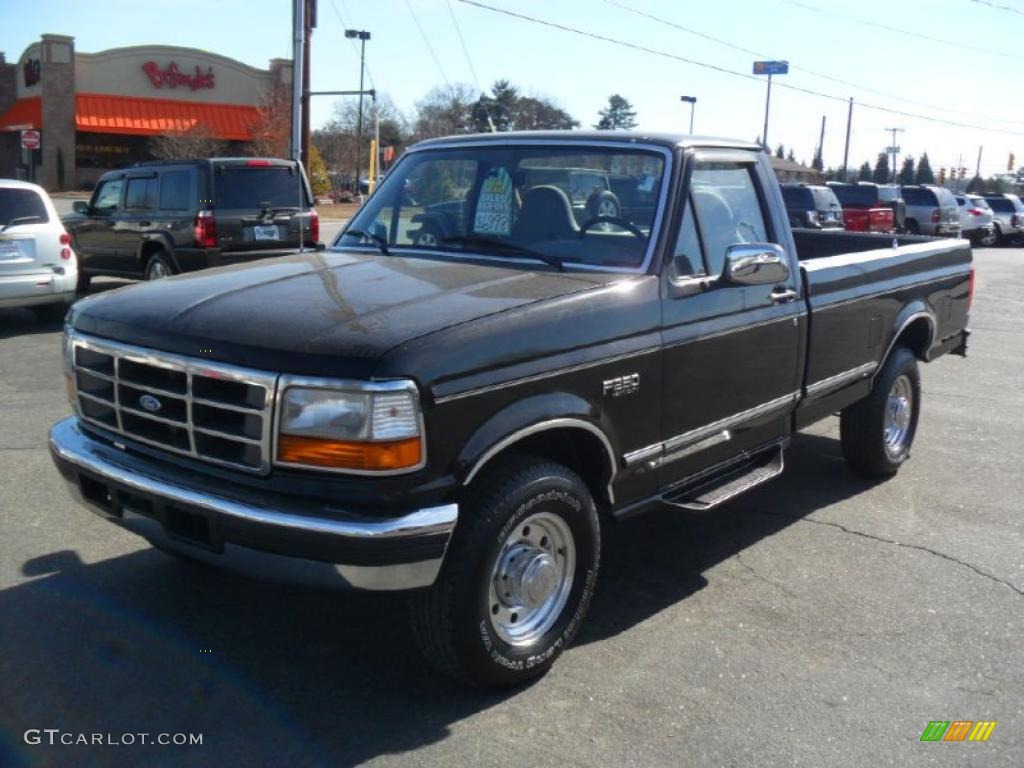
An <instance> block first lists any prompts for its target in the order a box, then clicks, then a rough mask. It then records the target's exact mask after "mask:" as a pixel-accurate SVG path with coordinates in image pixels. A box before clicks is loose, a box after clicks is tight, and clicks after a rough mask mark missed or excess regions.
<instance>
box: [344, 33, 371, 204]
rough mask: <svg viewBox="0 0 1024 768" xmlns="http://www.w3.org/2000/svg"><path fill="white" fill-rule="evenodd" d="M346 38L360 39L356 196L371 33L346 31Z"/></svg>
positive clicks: (361, 153) (361, 157)
mask: <svg viewBox="0 0 1024 768" xmlns="http://www.w3.org/2000/svg"><path fill="white" fill-rule="evenodd" d="M345 37H349V38H359V115H358V117H357V118H356V181H355V184H356V189H355V192H356V194H357V195H358V194H360V192H359V173H360V168H361V166H362V164H363V74H364V73H365V72H366V41H367V40H369V39H370V33H369V32H366V31H365V30H362V29H346V30H345Z"/></svg>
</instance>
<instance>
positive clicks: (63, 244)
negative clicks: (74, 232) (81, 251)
mask: <svg viewBox="0 0 1024 768" xmlns="http://www.w3.org/2000/svg"><path fill="white" fill-rule="evenodd" d="M60 257H61V258H62V259H64V261H67V260H68V259H70V258H71V235H69V234H68V233H67V232H61V233H60Z"/></svg>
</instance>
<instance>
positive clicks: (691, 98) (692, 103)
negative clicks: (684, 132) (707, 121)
mask: <svg viewBox="0 0 1024 768" xmlns="http://www.w3.org/2000/svg"><path fill="white" fill-rule="evenodd" d="M679 100H680V101H685V102H687V103H688V104H689V105H690V135H691V136H692V135H693V110H694V106H695V105H696V104H697V97H696V96H680V97H679Z"/></svg>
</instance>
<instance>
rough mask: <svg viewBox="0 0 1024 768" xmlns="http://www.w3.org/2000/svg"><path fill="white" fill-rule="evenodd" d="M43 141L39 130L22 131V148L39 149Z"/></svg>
mask: <svg viewBox="0 0 1024 768" xmlns="http://www.w3.org/2000/svg"><path fill="white" fill-rule="evenodd" d="M41 143H42V136H41V135H40V133H39V131H22V132H21V148H22V149H39V145H40V144H41Z"/></svg>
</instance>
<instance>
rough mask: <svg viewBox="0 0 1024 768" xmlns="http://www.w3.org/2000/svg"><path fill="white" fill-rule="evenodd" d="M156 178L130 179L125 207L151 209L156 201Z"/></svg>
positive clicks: (141, 209)
mask: <svg viewBox="0 0 1024 768" xmlns="http://www.w3.org/2000/svg"><path fill="white" fill-rule="evenodd" d="M155 198H156V179H128V189H127V190H126V191H125V195H124V207H125V208H126V209H128V210H135V211H149V210H152V209H153V205H154V203H156V199H155Z"/></svg>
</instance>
